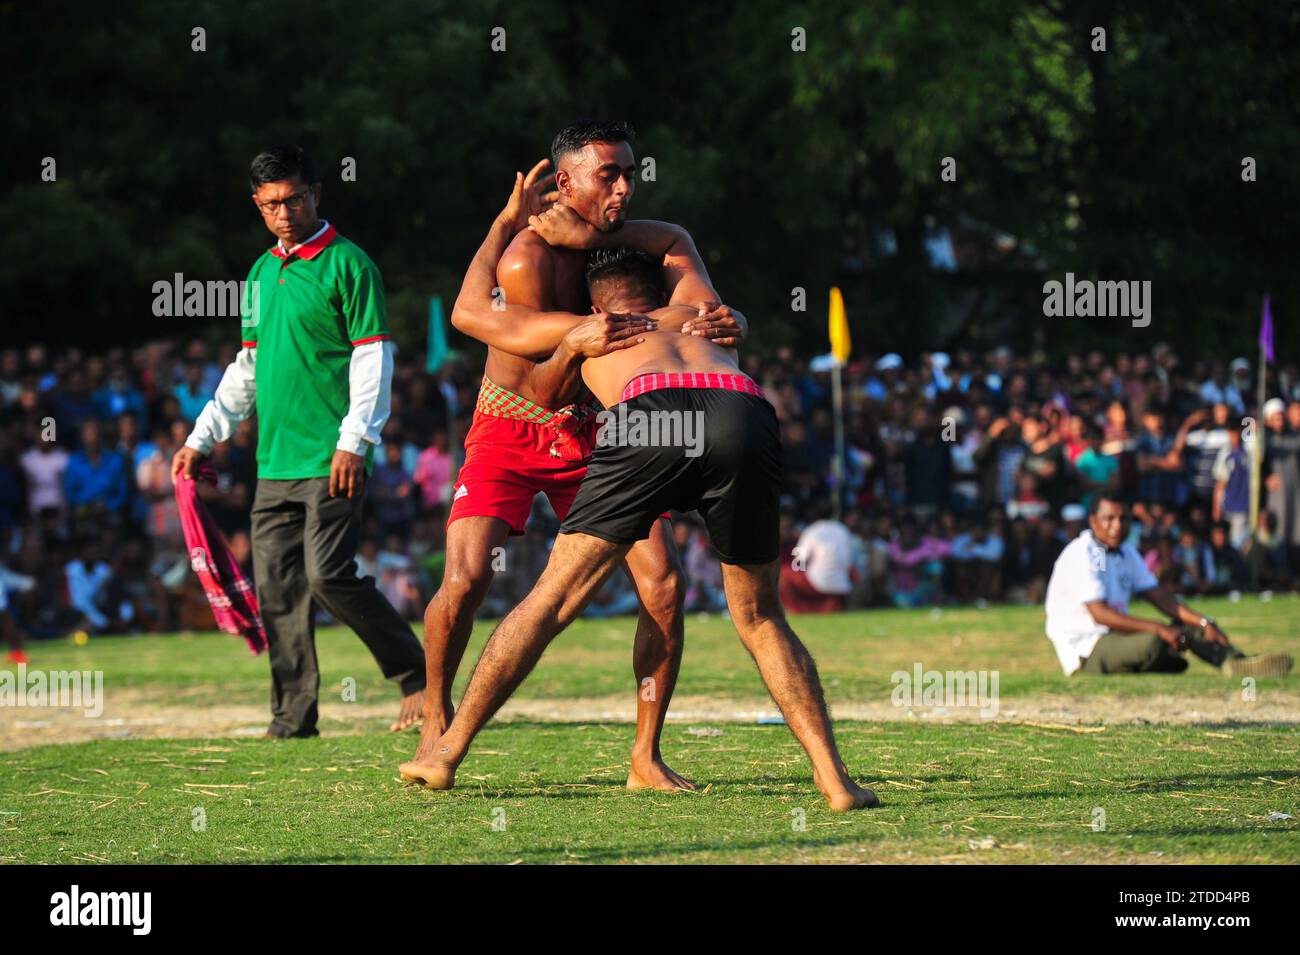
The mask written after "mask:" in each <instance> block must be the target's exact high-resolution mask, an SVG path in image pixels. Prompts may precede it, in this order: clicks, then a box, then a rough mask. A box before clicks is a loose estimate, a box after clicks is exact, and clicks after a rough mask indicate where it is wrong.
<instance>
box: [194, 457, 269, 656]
mask: <svg viewBox="0 0 1300 955" xmlns="http://www.w3.org/2000/svg"><path fill="white" fill-rule="evenodd" d="M199 481H207V482H208V483H209V484H216V483H217V470H216V468H214V467H213V466H212V462H211V461H204V462H203V464H202V465H200V467H199V469H198V476H197V477H196V478H195V479H194V480H190V479H188V478H186V477H185V476H184V475H183V474H180V475H177V477H176V506H177V508H178V509H179V510H180V513H181V531H182V533H184V535H185V547H186V549H187V550H188V551H189V555H190V566H191V567H192V568H194V572H195V573H196V574H198V575H199V581H200V582H201V583H202V584H203V592H204V593H205V594H206V595H207V598H208V603H209V604H210V605H211V606H212V615H213V616H214V617H216V619H217V626H218V627H220V628H221V629H222V630H223V631H225V632H226V633H230V634H234V635H235V636H241V637H243V638H244V639H245V640H246V641H248V648H249V649H250V650H252V651H253V653H254V654H257V653H261V652H262V651H263V650H265V649H266V628H265V627H264V626H263V625H262V612H261V609H260V608H259V607H258V605H257V594H256V593H255V592H254V590H253V582H252V581H251V580H249V579H248V577H247V576H246V575H245V574H244V572H243V570H242V569H240V566H239V562H238V561H237V560H235V555H234V554H232V553H231V552H230V548H229V547H227V546H226V540H225V538H224V537H222V536H221V530H220V529H219V528H218V527H217V524H216V522H215V521H214V520H213V519H212V515H211V514H210V513H209V512H208V509H207V507H206V505H204V503H203V502H202V501H201V500H199Z"/></svg>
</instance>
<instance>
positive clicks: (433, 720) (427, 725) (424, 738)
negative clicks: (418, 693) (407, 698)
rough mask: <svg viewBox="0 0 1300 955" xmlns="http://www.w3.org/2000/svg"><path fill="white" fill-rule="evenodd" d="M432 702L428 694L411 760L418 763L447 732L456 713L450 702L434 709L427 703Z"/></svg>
mask: <svg viewBox="0 0 1300 955" xmlns="http://www.w3.org/2000/svg"><path fill="white" fill-rule="evenodd" d="M432 702H433V697H432V696H430V697H429V698H428V702H426V703H425V707H424V722H423V724H422V725H421V726H420V744H419V745H418V746H417V747H416V748H415V758H414V760H413V762H417V763H418V762H420V761H421V760H422V759H424V758H425V757H426V756H428V755H429V754H430V753H432V752H433V747H434V745H435V744H436V743H437V742H438V739H439V737H441V736H442V734H443V733H445V732H447V727H448V726H450V725H451V720H452V717H453V716H455V715H456V711H455V709H454V708H453V707H452V706H451V704H449V703H446V704H443V705H442V706H440V707H437V708H436V709H434V708H433V707H431V706H430V705H429V703H432Z"/></svg>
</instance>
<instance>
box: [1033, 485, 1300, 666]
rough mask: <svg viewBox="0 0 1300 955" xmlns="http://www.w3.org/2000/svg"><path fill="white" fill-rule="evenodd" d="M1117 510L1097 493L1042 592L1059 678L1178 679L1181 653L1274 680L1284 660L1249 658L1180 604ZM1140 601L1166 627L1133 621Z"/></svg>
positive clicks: (1121, 508) (1215, 626)
mask: <svg viewBox="0 0 1300 955" xmlns="http://www.w3.org/2000/svg"><path fill="white" fill-rule="evenodd" d="M1127 520H1128V514H1127V509H1126V508H1125V506H1124V503H1123V502H1122V501H1120V500H1117V499H1115V498H1113V497H1107V496H1106V495H1105V494H1102V495H1101V496H1099V497H1098V498H1096V499H1095V501H1094V502H1093V505H1092V507H1091V509H1090V511H1089V518H1088V525H1089V529H1088V530H1087V531H1084V532H1083V533H1081V534H1080V535H1079V536H1078V537H1077V538H1075V539H1074V540H1073V541H1071V543H1070V544H1069V546H1067V547H1066V548H1065V550H1064V551H1062V553H1061V556H1060V558H1058V559H1057V561H1056V566H1055V567H1054V568H1053V569H1052V578H1051V580H1050V582H1049V583H1048V585H1047V608H1046V609H1047V636H1048V639H1050V640H1051V641H1052V645H1053V647H1054V648H1055V649H1056V654H1057V658H1058V659H1059V660H1060V662H1061V668H1062V669H1063V670H1064V671H1065V674H1066V676H1070V675H1072V674H1075V673H1078V672H1080V671H1082V672H1085V673H1093V674H1106V673H1157V672H1158V673H1181V672H1182V671H1183V670H1186V669H1187V660H1186V659H1184V658H1183V656H1182V654H1183V653H1184V652H1185V651H1187V650H1191V651H1192V653H1194V654H1195V655H1196V656H1198V657H1200V658H1201V659H1202V660H1204V661H1205V662H1206V663H1209V664H1210V665H1211V666H1213V667H1217V668H1219V670H1220V671H1221V672H1222V673H1224V674H1225V675H1226V676H1230V677H1234V678H1235V677H1242V676H1265V675H1268V676H1281V675H1284V674H1286V673H1287V672H1289V671H1290V669H1291V667H1292V665H1293V663H1294V661H1293V660H1292V659H1291V657H1289V656H1286V655H1285V654H1269V655H1265V656H1255V657H1248V656H1246V655H1245V654H1243V653H1242V652H1241V651H1240V650H1238V649H1237V648H1236V647H1234V646H1233V645H1232V644H1231V643H1230V642H1229V640H1228V636H1227V634H1225V633H1224V632H1223V630H1222V629H1221V628H1220V627H1219V625H1218V624H1217V623H1216V622H1215V620H1214V619H1213V618H1212V617H1207V616H1204V615H1203V614H1199V613H1197V612H1196V611H1194V610H1192V609H1191V608H1190V607H1188V606H1187V605H1186V604H1183V603H1180V602H1179V601H1178V600H1177V599H1176V598H1175V597H1174V596H1173V595H1172V594H1171V593H1169V592H1168V591H1166V590H1165V589H1164V588H1162V587H1161V586H1160V584H1159V582H1158V581H1157V580H1156V579H1155V577H1154V576H1152V574H1151V572H1150V571H1149V570H1148V569H1147V567H1146V565H1145V564H1144V563H1143V562H1142V559H1141V558H1140V557H1139V556H1138V554H1137V551H1136V550H1134V549H1133V547H1132V546H1131V545H1130V544H1126V543H1125V542H1124V540H1125V538H1126V537H1127V528H1126V526H1125V524H1126V522H1127ZM1134 596H1141V597H1144V598H1145V599H1147V600H1149V601H1150V602H1151V604H1152V605H1153V606H1154V607H1155V608H1156V609H1157V610H1158V611H1160V613H1161V614H1162V615H1164V616H1165V617H1166V618H1167V619H1168V620H1169V622H1168V623H1163V622H1161V621H1159V620H1150V619H1146V618H1142V617H1134V616H1132V615H1131V614H1130V613H1129V603H1130V602H1131V601H1132V599H1133V597H1134Z"/></svg>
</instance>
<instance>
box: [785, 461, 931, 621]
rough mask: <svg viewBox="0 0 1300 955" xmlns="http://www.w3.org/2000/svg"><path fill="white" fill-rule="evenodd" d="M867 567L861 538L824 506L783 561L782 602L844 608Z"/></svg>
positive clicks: (803, 609)
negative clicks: (787, 557) (817, 517)
mask: <svg viewBox="0 0 1300 955" xmlns="http://www.w3.org/2000/svg"><path fill="white" fill-rule="evenodd" d="M945 459H946V455H945ZM865 571H866V554H865V553H864V551H863V547H862V541H861V540H859V539H858V537H856V536H855V535H854V534H853V533H852V532H851V531H850V530H849V529H848V528H847V527H846V526H845V525H844V524H843V523H841V522H840V521H836V520H831V519H830V518H829V516H828V515H827V514H826V511H825V509H824V508H823V509H822V511H821V513H820V514H819V519H818V520H815V521H813V522H812V523H811V524H809V525H808V526H807V527H805V528H804V531H803V533H802V534H800V535H799V543H798V544H796V545H795V547H794V552H793V555H792V560H789V561H786V562H785V563H784V564H782V565H781V602H782V603H783V604H784V605H785V608H786V609H787V610H789V611H791V612H792V613H831V612H834V611H837V610H843V609H844V606H845V602H846V600H847V598H848V595H849V594H850V593H852V592H853V584H854V581H855V580H859V579H861V577H862V574H863V573H864V572H865Z"/></svg>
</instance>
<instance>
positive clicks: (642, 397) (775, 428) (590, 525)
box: [560, 388, 781, 564]
mask: <svg viewBox="0 0 1300 955" xmlns="http://www.w3.org/2000/svg"><path fill="white" fill-rule="evenodd" d="M596 435H597V437H596V448H595V451H594V452H593V453H592V456H591V464H590V465H588V467H587V475H586V477H584V478H583V480H582V485H581V486H580V487H579V488H578V496H577V498H575V499H574V502H573V507H572V508H570V510H569V513H568V515H567V516H566V517H565V519H564V521H563V523H562V524H561V525H560V533H561V534H590V535H591V536H593V537H599V538H601V539H602V540H607V541H612V542H614V543H618V544H627V543H632V542H633V541H638V540H643V539H644V538H646V537H649V536H650V529H651V528H652V527H653V526H654V522H655V520H656V519H657V518H659V517H660V515H662V514H663V513H664V511H666V510H670V509H671V510H678V511H699V513H700V516H701V517H702V518H703V519H704V524H705V526H706V527H707V528H708V531H709V537H710V539H711V541H712V543H713V547H714V549H715V550H716V551H717V552H718V556H719V558H720V559H721V560H722V562H723V563H725V564H766V563H768V562H770V561H773V560H776V558H777V556H778V552H779V545H778V531H779V524H780V498H781V431H780V427H779V425H778V424H777V420H776V412H775V411H773V410H772V406H771V405H770V404H768V403H767V401H766V400H764V399H763V398H760V397H758V396H757V395H753V394H746V393H744V392H741V391H730V390H724V389H721V388H660V389H658V390H655V391H648V392H646V393H644V394H639V395H636V396H635V397H633V398H631V399H629V400H627V401H624V402H621V403H620V404H618V405H615V406H614V407H613V408H610V409H608V410H607V411H605V412H602V413H601V415H599V416H598V418H597V432H596Z"/></svg>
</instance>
